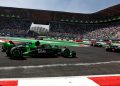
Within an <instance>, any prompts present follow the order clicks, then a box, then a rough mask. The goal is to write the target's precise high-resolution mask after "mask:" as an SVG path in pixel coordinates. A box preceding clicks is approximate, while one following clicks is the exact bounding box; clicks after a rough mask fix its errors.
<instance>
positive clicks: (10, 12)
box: [0, 4, 120, 24]
mask: <svg viewBox="0 0 120 86" xmlns="http://www.w3.org/2000/svg"><path fill="white" fill-rule="evenodd" d="M0 16H1V17H7V18H8V17H14V18H15V17H16V18H22V19H28V20H31V21H32V22H35V23H41V24H48V23H49V22H50V21H71V22H73V21H74V22H78V21H80V22H88V21H89V22H90V21H96V20H101V19H110V20H112V19H113V18H114V17H116V18H118V17H120V4H118V5H115V6H112V7H109V8H106V9H103V10H100V11H98V12H95V13H91V14H83V13H70V12H60V11H48V10H35V9H23V8H13V7H0Z"/></svg>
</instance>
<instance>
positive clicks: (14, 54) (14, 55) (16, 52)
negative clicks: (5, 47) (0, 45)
mask: <svg viewBox="0 0 120 86" xmlns="http://www.w3.org/2000/svg"><path fill="white" fill-rule="evenodd" d="M11 59H24V58H23V54H22V50H20V49H17V48H13V49H11Z"/></svg>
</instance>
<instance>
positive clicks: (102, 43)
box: [91, 40, 111, 47]
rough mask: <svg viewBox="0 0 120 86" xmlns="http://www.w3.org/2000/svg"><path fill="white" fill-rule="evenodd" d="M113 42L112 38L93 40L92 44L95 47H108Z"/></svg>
mask: <svg viewBox="0 0 120 86" xmlns="http://www.w3.org/2000/svg"><path fill="white" fill-rule="evenodd" d="M110 44H111V41H110V40H100V41H92V42H91V46H94V47H106V46H108V45H110Z"/></svg>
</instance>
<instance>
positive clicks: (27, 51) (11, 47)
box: [2, 41, 76, 59]
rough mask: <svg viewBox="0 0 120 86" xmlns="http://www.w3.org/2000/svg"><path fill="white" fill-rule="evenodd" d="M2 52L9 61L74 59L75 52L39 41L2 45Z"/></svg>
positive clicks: (10, 42)
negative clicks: (61, 57) (34, 58)
mask: <svg viewBox="0 0 120 86" xmlns="http://www.w3.org/2000/svg"><path fill="white" fill-rule="evenodd" d="M2 51H5V52H6V54H7V56H9V57H10V58H11V59H22V58H25V57H26V56H29V57H53V56H55V57H57V56H63V57H76V52H75V51H70V50H69V49H68V48H66V47H64V48H61V47H59V46H55V45H49V44H43V45H40V42H39V41H36V42H26V43H20V44H14V43H13V42H12V41H9V42H5V43H3V46H2Z"/></svg>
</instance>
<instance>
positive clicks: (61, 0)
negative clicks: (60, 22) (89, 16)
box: [0, 0, 120, 13]
mask: <svg viewBox="0 0 120 86" xmlns="http://www.w3.org/2000/svg"><path fill="white" fill-rule="evenodd" d="M116 4H120V0H0V6H7V7H18V8H31V9H42V10H54V11H66V12H76V13H93V12H97V11H99V10H102V9H105V8H107V7H110V6H113V5H116Z"/></svg>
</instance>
